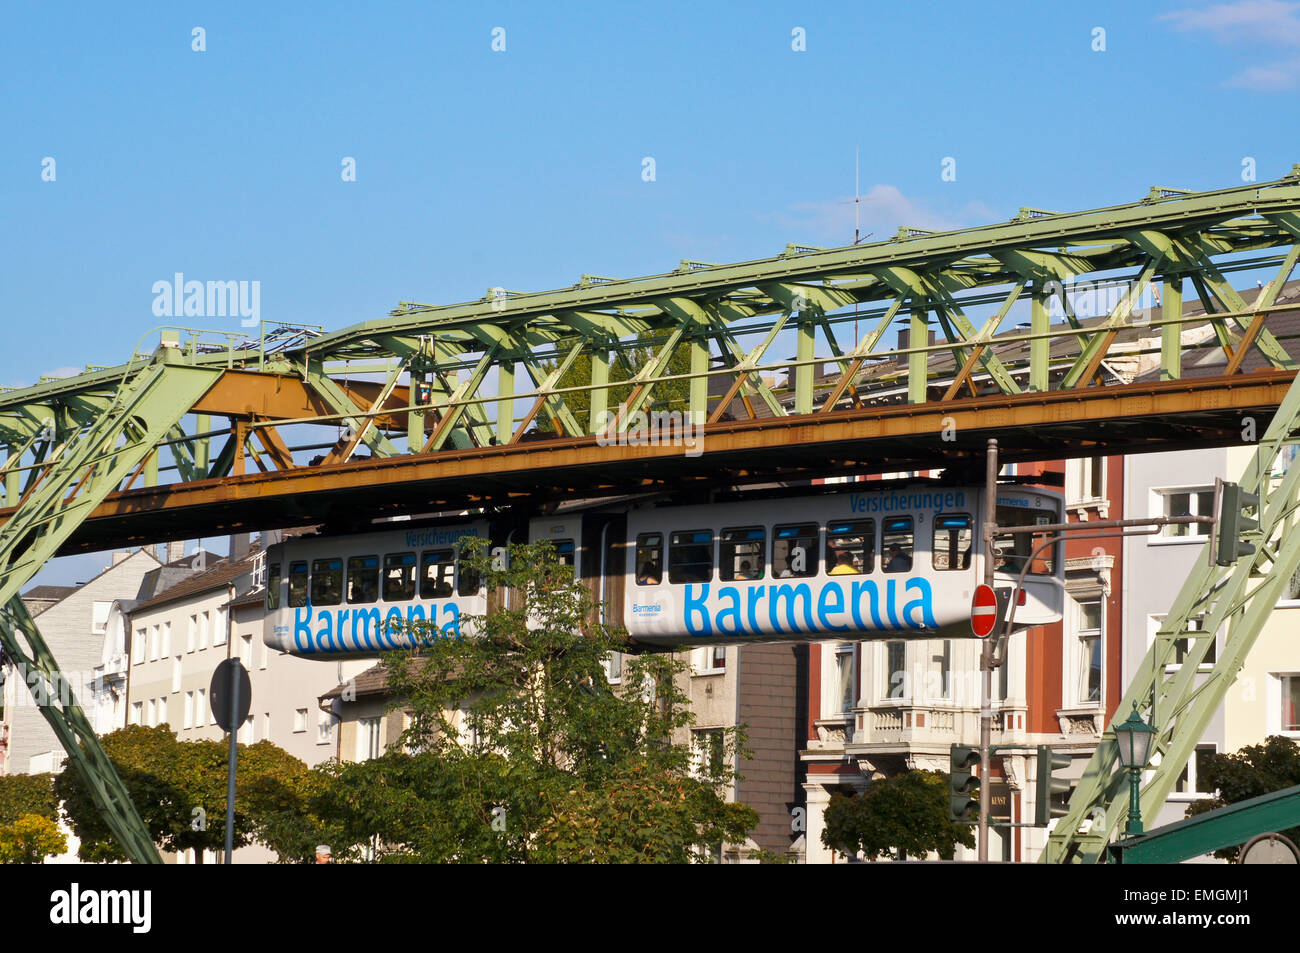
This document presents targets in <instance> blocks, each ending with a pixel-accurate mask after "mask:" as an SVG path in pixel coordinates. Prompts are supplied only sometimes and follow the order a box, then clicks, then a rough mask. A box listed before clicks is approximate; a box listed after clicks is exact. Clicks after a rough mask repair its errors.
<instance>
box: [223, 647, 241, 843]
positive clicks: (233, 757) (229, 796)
mask: <svg viewBox="0 0 1300 953" xmlns="http://www.w3.org/2000/svg"><path fill="white" fill-rule="evenodd" d="M239 675H240V666H239V665H238V664H235V665H232V666H230V717H231V718H232V719H233V718H234V717H235V716H236V715H238V714H239ZM238 731H239V726H238V725H236V724H234V723H233V722H232V723H231V725H230V758H229V760H228V761H227V762H226V774H227V778H226V863H227V864H229V863H230V862H231V860H230V858H231V855H232V854H233V853H234V851H235V767H236V764H235V763H236V761H237V760H238V759H239V754H238V752H239V748H238V746H237V743H236V739H237V736H238Z"/></svg>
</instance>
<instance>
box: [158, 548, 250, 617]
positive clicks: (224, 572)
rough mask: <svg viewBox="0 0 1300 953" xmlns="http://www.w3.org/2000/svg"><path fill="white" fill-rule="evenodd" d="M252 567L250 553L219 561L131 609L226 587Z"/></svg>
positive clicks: (164, 603)
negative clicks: (239, 557)
mask: <svg viewBox="0 0 1300 953" xmlns="http://www.w3.org/2000/svg"><path fill="white" fill-rule="evenodd" d="M252 568H253V560H252V558H251V554H250V556H249V557H246V558H244V559H237V560H235V561H234V562H229V561H222V562H219V563H218V564H217V565H215V566H213V567H212V568H211V569H208V570H206V571H205V572H200V573H195V574H194V575H192V576H187V577H186V578H184V579H182V580H181V581H180V582H178V583H176V584H175V585H174V586H172V587H171V588H169V589H165V590H163V591H162V592H160V593H158V594H157V595H156V596H154V597H153V598H151V599H146V600H145V601H144V602H142V603H140V604H139V605H138V606H136V607H135V609H134V610H133V611H135V612H142V611H144V610H147V609H154V608H157V607H158V606H161V605H166V604H167V603H169V602H176V601H178V600H180V599H186V598H188V597H190V596H197V595H201V594H202V593H205V592H211V591H212V590H214V589H221V588H224V587H227V586H229V585H230V584H231V583H232V582H234V581H235V580H236V579H238V578H239V577H240V576H242V575H244V574H245V573H247V572H251V571H252Z"/></svg>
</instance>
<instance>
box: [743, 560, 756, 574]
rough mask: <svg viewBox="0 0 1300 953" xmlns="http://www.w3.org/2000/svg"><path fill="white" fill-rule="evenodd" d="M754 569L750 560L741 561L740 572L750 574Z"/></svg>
mask: <svg viewBox="0 0 1300 953" xmlns="http://www.w3.org/2000/svg"><path fill="white" fill-rule="evenodd" d="M752 568H753V567H752V566H750V565H749V560H748V559H742V560H741V561H740V571H741V572H749V571H750V570H751V569H752Z"/></svg>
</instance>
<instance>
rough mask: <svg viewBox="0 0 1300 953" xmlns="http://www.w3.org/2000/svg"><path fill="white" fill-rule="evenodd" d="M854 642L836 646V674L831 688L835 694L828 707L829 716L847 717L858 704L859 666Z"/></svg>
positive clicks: (834, 658) (834, 661)
mask: <svg viewBox="0 0 1300 953" xmlns="http://www.w3.org/2000/svg"><path fill="white" fill-rule="evenodd" d="M854 647H855V646H854V644H853V643H852V642H841V643H840V644H839V645H837V646H835V653H834V656H833V659H832V664H833V665H834V673H833V676H832V678H831V683H830V688H831V691H832V692H833V694H832V695H831V697H830V699H829V702H830V703H829V705H828V706H827V708H828V711H827V714H829V715H832V716H834V715H847V714H848V713H849V712H851V711H853V709H854V708H856V707H857V704H858V679H857V666H856V664H855V663H856V658H855V654H856V653H855V652H854Z"/></svg>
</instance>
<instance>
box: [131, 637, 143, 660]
mask: <svg viewBox="0 0 1300 953" xmlns="http://www.w3.org/2000/svg"><path fill="white" fill-rule="evenodd" d="M144 653H145V630H144V629H136V630H135V638H134V639H132V640H131V661H133V662H134V663H135V664H136V665H143V664H144Z"/></svg>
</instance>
